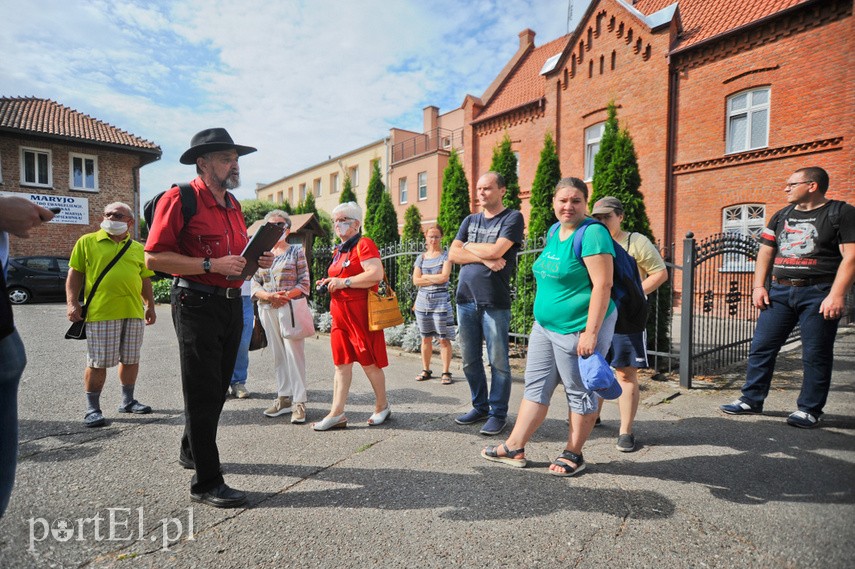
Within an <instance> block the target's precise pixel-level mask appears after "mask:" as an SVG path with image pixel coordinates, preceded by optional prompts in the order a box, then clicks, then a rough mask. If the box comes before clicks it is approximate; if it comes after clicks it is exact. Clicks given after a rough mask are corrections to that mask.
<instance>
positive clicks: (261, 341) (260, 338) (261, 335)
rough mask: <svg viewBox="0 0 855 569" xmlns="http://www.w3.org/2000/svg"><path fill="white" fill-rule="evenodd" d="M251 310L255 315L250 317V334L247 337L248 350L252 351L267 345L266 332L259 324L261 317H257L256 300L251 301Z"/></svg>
mask: <svg viewBox="0 0 855 569" xmlns="http://www.w3.org/2000/svg"><path fill="white" fill-rule="evenodd" d="M252 311H253V312H254V313H255V317H254V318H253V319H252V336H250V338H249V351H251V352H254V351H255V350H260V349H261V348H266V347H267V334H266V333H265V332H264V327H263V326H262V325H261V318H259V317H258V302H257V301H256V302H253V303H252Z"/></svg>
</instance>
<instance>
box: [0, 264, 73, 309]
mask: <svg viewBox="0 0 855 569" xmlns="http://www.w3.org/2000/svg"><path fill="white" fill-rule="evenodd" d="M67 274H68V259H63V258H60V257H47V256H39V257H35V256H34V257H16V258H10V259H9V266H8V268H7V273H6V288H7V290H8V291H9V301H10V302H11V303H12V304H27V303H28V302H31V301H33V300H65V277H66V275H67Z"/></svg>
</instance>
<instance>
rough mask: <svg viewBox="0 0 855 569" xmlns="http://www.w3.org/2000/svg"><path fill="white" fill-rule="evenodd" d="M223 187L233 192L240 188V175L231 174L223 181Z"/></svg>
mask: <svg viewBox="0 0 855 569" xmlns="http://www.w3.org/2000/svg"><path fill="white" fill-rule="evenodd" d="M222 185H223V187H224V188H225V189H227V190H234V189H235V188H238V187H240V174H232V175H231V176H229V177H227V178H226V179H225V180H223V184H222Z"/></svg>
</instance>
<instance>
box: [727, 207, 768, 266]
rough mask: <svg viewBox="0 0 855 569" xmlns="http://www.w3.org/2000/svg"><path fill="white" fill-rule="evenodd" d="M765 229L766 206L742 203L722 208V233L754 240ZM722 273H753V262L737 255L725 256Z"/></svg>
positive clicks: (758, 237)
mask: <svg viewBox="0 0 855 569" xmlns="http://www.w3.org/2000/svg"><path fill="white" fill-rule="evenodd" d="M765 227H766V204H762V203H744V204H735V205H731V206H727V207H724V208H722V210H721V231H722V233H736V234H739V235H744V236H746V237H752V238H754V239H760V233H762V231H763V229H764V228H765ZM721 272H723V273H746V272H754V261H750V260H748V259H747V258H746V257H745V256H743V255H742V254H738V253H732V254H731V253H729V254H725V256H724V260H723V261H722V265H721Z"/></svg>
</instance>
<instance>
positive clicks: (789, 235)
mask: <svg viewBox="0 0 855 569" xmlns="http://www.w3.org/2000/svg"><path fill="white" fill-rule="evenodd" d="M818 237H819V231H817V229H816V226H815V225H814V224H813V223H811V222H807V221H803V222H798V223H790V222H789V220H787V221H785V222H784V230H783V231H782V232H781V235H780V236H779V237H778V255H779V256H780V257H804V256H805V255H810V254H811V253H813V252H814V250H816V244H817V238H818Z"/></svg>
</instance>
